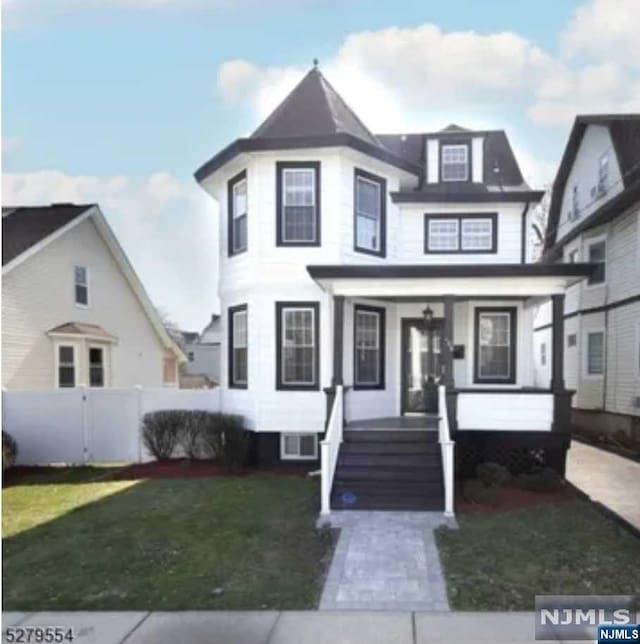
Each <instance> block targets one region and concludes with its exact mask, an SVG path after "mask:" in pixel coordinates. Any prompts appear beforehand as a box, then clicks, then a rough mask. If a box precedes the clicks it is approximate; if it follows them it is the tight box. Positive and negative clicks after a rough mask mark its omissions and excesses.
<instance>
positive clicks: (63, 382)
mask: <svg viewBox="0 0 640 644" xmlns="http://www.w3.org/2000/svg"><path fill="white" fill-rule="evenodd" d="M75 386H76V361H75V348H74V347H72V346H59V347H58V387H75Z"/></svg>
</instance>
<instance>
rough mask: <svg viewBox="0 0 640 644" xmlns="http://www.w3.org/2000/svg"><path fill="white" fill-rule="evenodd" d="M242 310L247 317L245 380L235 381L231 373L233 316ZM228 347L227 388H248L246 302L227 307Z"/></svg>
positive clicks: (247, 308) (232, 364) (247, 313)
mask: <svg viewBox="0 0 640 644" xmlns="http://www.w3.org/2000/svg"><path fill="white" fill-rule="evenodd" d="M242 311H244V312H245V314H246V318H247V322H246V324H247V382H235V379H234V375H233V367H234V363H233V360H234V347H233V316H234V315H235V314H236V313H240V312H242ZM227 326H228V329H227V331H228V334H227V337H228V339H229V340H228V344H227V346H228V349H227V363H228V366H229V382H228V385H229V389H248V387H249V307H248V305H247V304H238V305H236V306H230V307H229V308H228V324H227Z"/></svg>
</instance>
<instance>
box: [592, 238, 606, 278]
mask: <svg viewBox="0 0 640 644" xmlns="http://www.w3.org/2000/svg"><path fill="white" fill-rule="evenodd" d="M606 259H607V246H606V242H605V241H604V240H601V241H597V242H593V243H592V244H589V262H590V263H594V264H596V263H597V264H598V267H597V268H596V270H595V271H594V272H593V273H592V274H591V277H589V280H588V282H587V283H588V284H602V283H603V282H604V281H605V279H606V264H605V262H606Z"/></svg>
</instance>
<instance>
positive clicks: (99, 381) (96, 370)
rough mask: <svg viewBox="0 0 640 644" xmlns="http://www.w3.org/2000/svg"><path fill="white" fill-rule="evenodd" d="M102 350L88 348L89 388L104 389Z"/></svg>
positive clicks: (101, 348)
mask: <svg viewBox="0 0 640 644" xmlns="http://www.w3.org/2000/svg"><path fill="white" fill-rule="evenodd" d="M104 372H105V364H104V348H103V347H89V386H90V387H104V381H105V377H104Z"/></svg>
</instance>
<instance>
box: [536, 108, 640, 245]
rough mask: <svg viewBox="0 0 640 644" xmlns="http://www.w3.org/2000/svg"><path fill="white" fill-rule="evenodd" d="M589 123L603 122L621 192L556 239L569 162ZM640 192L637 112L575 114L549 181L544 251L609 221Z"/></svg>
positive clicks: (639, 147)
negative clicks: (618, 175) (621, 185)
mask: <svg viewBox="0 0 640 644" xmlns="http://www.w3.org/2000/svg"><path fill="white" fill-rule="evenodd" d="M589 125H604V126H606V127H608V128H609V134H610V136H611V141H612V143H613V148H614V150H615V153H616V157H617V159H618V164H619V166H620V173H621V175H622V182H623V185H624V191H623V192H622V193H620V194H618V195H616V196H615V197H614V198H613V199H610V200H609V201H605V202H604V203H603V204H602V206H601V207H600V208H598V209H597V210H596V211H595V212H594V213H592V214H591V215H589V217H587V219H585V220H584V221H583V222H581V223H580V224H579V225H578V226H576V227H575V228H573V229H572V230H571V231H570V232H569V234H568V235H566V236H565V238H564V239H562V240H558V239H556V234H557V230H558V223H559V222H560V210H561V208H562V196H563V194H564V191H565V188H566V185H567V181H568V179H569V174H570V172H571V168H572V167H573V162H574V161H575V158H576V155H577V153H578V150H579V148H580V143H581V142H582V138H583V137H584V133H585V132H586V129H587V127H588V126H589ZM639 191H640V114H583V115H578V116H576V119H575V121H574V122H573V127H572V128H571V133H570V134H569V139H568V141H567V146H566V148H565V150H564V153H563V155H562V160H561V161H560V167H559V168H558V173H557V175H556V179H555V181H554V184H553V191H552V193H551V205H550V206H549V220H548V223H547V233H546V238H545V254H546V255H547V257H548V256H549V253H552V254H553V253H555V252H556V251H557V250H558V249H557V248H554V246H555V245H556V243H559V245H561V244H564V243H565V242H566V241H568V240H569V239H571V238H573V237H575V236H576V235H577V234H579V233H580V232H581V231H582V230H585V229H586V228H589V227H591V226H594V225H599V224H601V223H605V221H609V220H610V219H611V218H613V217H615V215H616V214H620V213H622V212H623V210H624V208H626V205H627V202H628V201H629V199H636V198H637V193H638V192H639Z"/></svg>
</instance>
